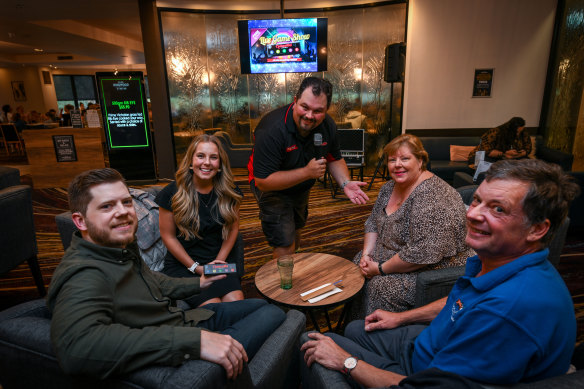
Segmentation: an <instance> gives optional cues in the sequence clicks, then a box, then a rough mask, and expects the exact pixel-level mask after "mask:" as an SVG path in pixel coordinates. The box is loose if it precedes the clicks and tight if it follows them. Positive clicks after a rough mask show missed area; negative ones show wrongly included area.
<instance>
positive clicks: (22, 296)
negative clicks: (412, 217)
mask: <svg viewBox="0 0 584 389" xmlns="http://www.w3.org/2000/svg"><path fill="white" fill-rule="evenodd" d="M238 177H239V178H240V181H238V183H239V185H240V188H241V189H242V191H243V193H244V201H243V204H242V206H241V222H240V230H241V233H242V235H243V238H244V241H245V261H246V262H245V266H246V268H245V276H244V279H243V290H244V293H245V295H246V297H259V294H258V292H257V291H256V289H255V287H254V282H253V280H254V276H255V273H256V271H257V269H259V268H260V267H261V266H262V265H263V264H264V263H266V262H267V261H268V260H269V259H270V258H271V249H270V248H269V246H268V245H267V243H266V241H265V239H264V236H263V234H262V231H261V226H260V222H259V219H258V211H257V205H256V203H255V200H254V199H253V195H252V194H251V193H250V190H249V186H248V184H247V182H246V181H245V180H244V179H243V176H241V175H240V176H238ZM381 184H382V182H381V180H380V179H378V180H377V181H376V182H375V183H374V185H373V187H372V188H371V190H370V191H369V192H368V195H369V197H370V199H371V201H370V202H369V203H368V204H367V205H361V206H356V205H352V204H350V203H349V202H348V201H347V200H346V199H345V198H344V197H342V196H340V197H337V198H336V199H333V198H332V197H331V195H330V191H329V189H328V188H327V189H325V188H323V186H322V184H317V185H315V186H314V188H313V190H312V192H311V198H310V209H309V219H308V223H307V226H306V227H305V229H304V231H303V243H302V247H301V250H300V251H310V252H324V253H328V254H334V255H338V256H341V257H344V258H347V259H351V258H352V257H353V256H354V255H355V254H356V253H357V252H358V251H359V249H360V248H361V246H362V239H363V224H364V223H365V220H366V219H367V217H368V216H369V213H370V211H371V207H372V206H373V203H374V201H375V199H376V194H377V192H378V190H379V188H380V187H381ZM33 202H34V204H33V205H34V212H35V227H36V231H37V243H38V247H39V255H38V257H39V262H40V267H41V271H42V274H43V277H44V280H45V283H46V285H48V284H49V283H50V280H51V275H52V274H53V271H54V270H55V267H56V266H57V265H58V263H59V260H60V258H61V256H62V255H63V247H62V245H61V241H60V238H59V234H58V232H57V227H56V225H55V215H57V214H59V213H61V212H64V211H65V210H67V193H66V190H65V189H62V188H54V189H36V190H34V191H33ZM583 236H584V234H582V231H571V232H570V234H569V236H568V239H567V241H566V245H565V247H564V250H563V252H562V259H561V262H560V265H559V271H560V274H561V275H562V277H563V278H564V280H565V282H566V284H567V285H568V289H569V290H570V293H571V294H572V297H573V299H574V307H575V310H576V315H577V319H578V341H579V342H582V341H584V266H583V264H584V238H583ZM35 298H38V293H37V291H36V287H35V286H34V282H33V280H32V277H31V274H30V270H29V268H28V266H27V265H26V264H23V265H21V266H19V267H18V268H16V269H14V270H12V271H11V272H9V273H8V274H6V275H4V276H2V278H1V280H0V309H5V308H7V307H9V306H12V305H16V304H18V303H20V302H24V301H28V300H31V299H35ZM333 319H334V317H333Z"/></svg>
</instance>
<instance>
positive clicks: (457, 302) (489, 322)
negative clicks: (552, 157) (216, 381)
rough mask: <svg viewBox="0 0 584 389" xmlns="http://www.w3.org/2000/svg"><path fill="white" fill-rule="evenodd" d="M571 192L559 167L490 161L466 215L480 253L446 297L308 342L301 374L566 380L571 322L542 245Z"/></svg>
mask: <svg viewBox="0 0 584 389" xmlns="http://www.w3.org/2000/svg"><path fill="white" fill-rule="evenodd" d="M578 192H579V188H578V185H577V184H575V183H574V181H573V179H572V178H571V177H570V176H569V175H568V174H566V173H564V172H563V171H562V169H561V168H560V167H559V166H558V165H555V164H549V163H546V162H543V161H541V160H533V159H527V160H505V161H499V162H496V163H494V164H493V165H492V166H491V167H490V169H489V170H488V171H487V173H486V177H485V180H484V181H483V182H482V183H481V185H480V186H479V187H478V189H477V190H476V192H475V194H474V198H473V201H472V204H471V205H470V208H469V209H468V212H467V214H466V220H467V234H466V243H467V244H468V245H469V246H470V247H472V248H473V249H474V250H475V252H476V254H477V255H476V256H473V257H471V258H469V259H468V260H467V263H466V271H465V274H464V276H462V277H460V278H459V279H458V280H457V281H456V283H455V285H454V287H453V288H452V291H451V292H450V294H449V295H448V296H447V297H444V298H442V299H440V300H437V301H435V302H433V303H430V304H428V305H426V306H424V307H421V308H417V309H413V310H411V311H405V312H399V313H393V312H387V311H383V310H377V311H375V312H373V313H372V314H371V315H369V316H367V317H366V318H365V320H364V321H363V320H361V321H354V322H351V323H350V324H349V325H348V326H347V328H346V330H345V337H343V336H340V335H336V334H327V335H322V334H320V333H310V334H308V336H309V337H310V338H312V340H310V341H307V342H305V343H304V345H303V346H302V350H303V351H304V352H305V354H304V359H305V361H306V364H307V366H311V365H312V364H313V363H315V362H316V363H319V364H321V365H323V366H325V367H326V368H329V369H333V370H337V371H343V372H345V374H346V375H347V377H350V378H349V380H350V381H351V382H352V383H354V384H355V385H356V386H365V387H381V386H390V385H397V384H398V383H399V382H400V381H401V380H402V379H404V377H405V376H408V375H410V374H412V373H419V372H422V371H424V370H426V369H439V370H440V371H445V372H449V373H455V374H458V375H460V376H463V377H466V378H469V379H471V380H474V381H478V382H481V383H486V384H494V385H512V384H515V383H517V382H532V381H538V380H542V379H545V378H548V377H553V376H557V375H561V374H565V373H566V372H567V371H568V368H569V366H570V358H571V356H572V353H573V351H574V344H575V341H576V318H575V316H574V305H573V302H572V298H571V296H570V293H569V292H568V289H567V288H566V285H565V284H564V281H563V280H562V277H561V276H560V275H559V274H558V272H557V270H556V269H555V268H554V266H553V265H552V264H551V263H550V262H549V261H548V260H547V257H548V254H549V250H548V249H547V248H546V246H547V245H548V244H549V242H550V241H551V239H552V238H553V235H554V234H555V232H556V231H557V229H558V228H559V227H560V225H561V224H562V223H563V222H564V220H565V218H566V217H567V215H568V210H569V207H570V203H571V201H572V200H573V199H574V198H575V197H576V196H577V195H578ZM430 320H431V323H430V325H429V326H425V325H419V324H418V325H414V324H413V323H420V322H427V321H430ZM303 369H305V370H304V374H310V372H309V371H307V370H306V367H303Z"/></svg>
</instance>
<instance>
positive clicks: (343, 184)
mask: <svg viewBox="0 0 584 389" xmlns="http://www.w3.org/2000/svg"><path fill="white" fill-rule="evenodd" d="M349 182H351V181H350V180H347V181H345V182H343V183H342V184H341V190H343V189H345V186H347V184H348V183H349Z"/></svg>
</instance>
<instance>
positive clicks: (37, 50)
mask: <svg viewBox="0 0 584 389" xmlns="http://www.w3.org/2000/svg"><path fill="white" fill-rule="evenodd" d="M34 51H36V52H37V53H42V52H43V51H44V50H43V49H34Z"/></svg>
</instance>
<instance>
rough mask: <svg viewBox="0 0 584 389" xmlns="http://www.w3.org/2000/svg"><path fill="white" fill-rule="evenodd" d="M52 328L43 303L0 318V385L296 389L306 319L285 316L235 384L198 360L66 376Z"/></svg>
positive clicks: (299, 315)
mask: <svg viewBox="0 0 584 389" xmlns="http://www.w3.org/2000/svg"><path fill="white" fill-rule="evenodd" d="M50 326H51V316H50V313H49V310H48V308H47V307H46V305H45V302H44V300H42V299H39V300H34V301H29V302H27V303H23V304H20V305H17V306H14V307H12V308H9V309H7V310H5V311H3V312H0V354H1V355H2V358H0V377H1V378H0V381H1V384H2V386H3V387H4V389H11V388H46V389H50V388H59V389H63V388H96V389H97V388H114V389H118V388H128V389H130V388H132V389H137V388H144V389H146V388H149V389H152V388H161V389H162V388H164V389H167V388H168V389H172V388H176V389H179V388H180V389H188V388H193V389H194V388H226V387H244V388H284V387H286V388H288V387H290V388H292V387H294V386H293V385H294V384H295V387H298V382H297V380H298V374H296V369H297V368H298V365H297V364H298V358H299V357H298V354H299V346H298V338H299V336H300V334H301V333H302V331H304V328H305V326H306V317H305V316H304V314H302V313H301V312H299V311H295V310H290V311H288V313H287V316H286V320H285V321H284V323H282V324H281V325H280V327H278V329H277V330H276V331H275V332H274V333H273V334H272V335H271V336H270V337H269V338H268V339H267V340H266V341H265V342H264V344H263V345H262V347H261V348H260V350H259V351H258V352H257V353H256V355H255V356H254V358H253V359H252V360H251V361H249V363H248V364H247V365H246V366H245V367H244V371H243V372H242V374H241V375H240V376H239V377H238V378H237V380H235V381H228V380H227V378H226V376H225V372H224V370H223V368H222V367H221V366H219V365H216V364H214V363H211V362H207V361H202V360H192V361H188V362H187V363H185V364H183V365H181V366H179V367H166V366H152V367H148V368H145V369H141V370H138V371H135V372H133V373H130V374H127V375H125V376H121V377H117V378H115V379H114V378H112V379H108V380H105V381H100V380H96V379H92V378H89V377H81V376H70V375H66V374H65V373H63V371H62V370H61V368H60V367H59V364H58V362H57V359H56V357H55V354H54V352H53V349H52V346H51V340H50ZM295 381H296V382H295Z"/></svg>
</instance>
